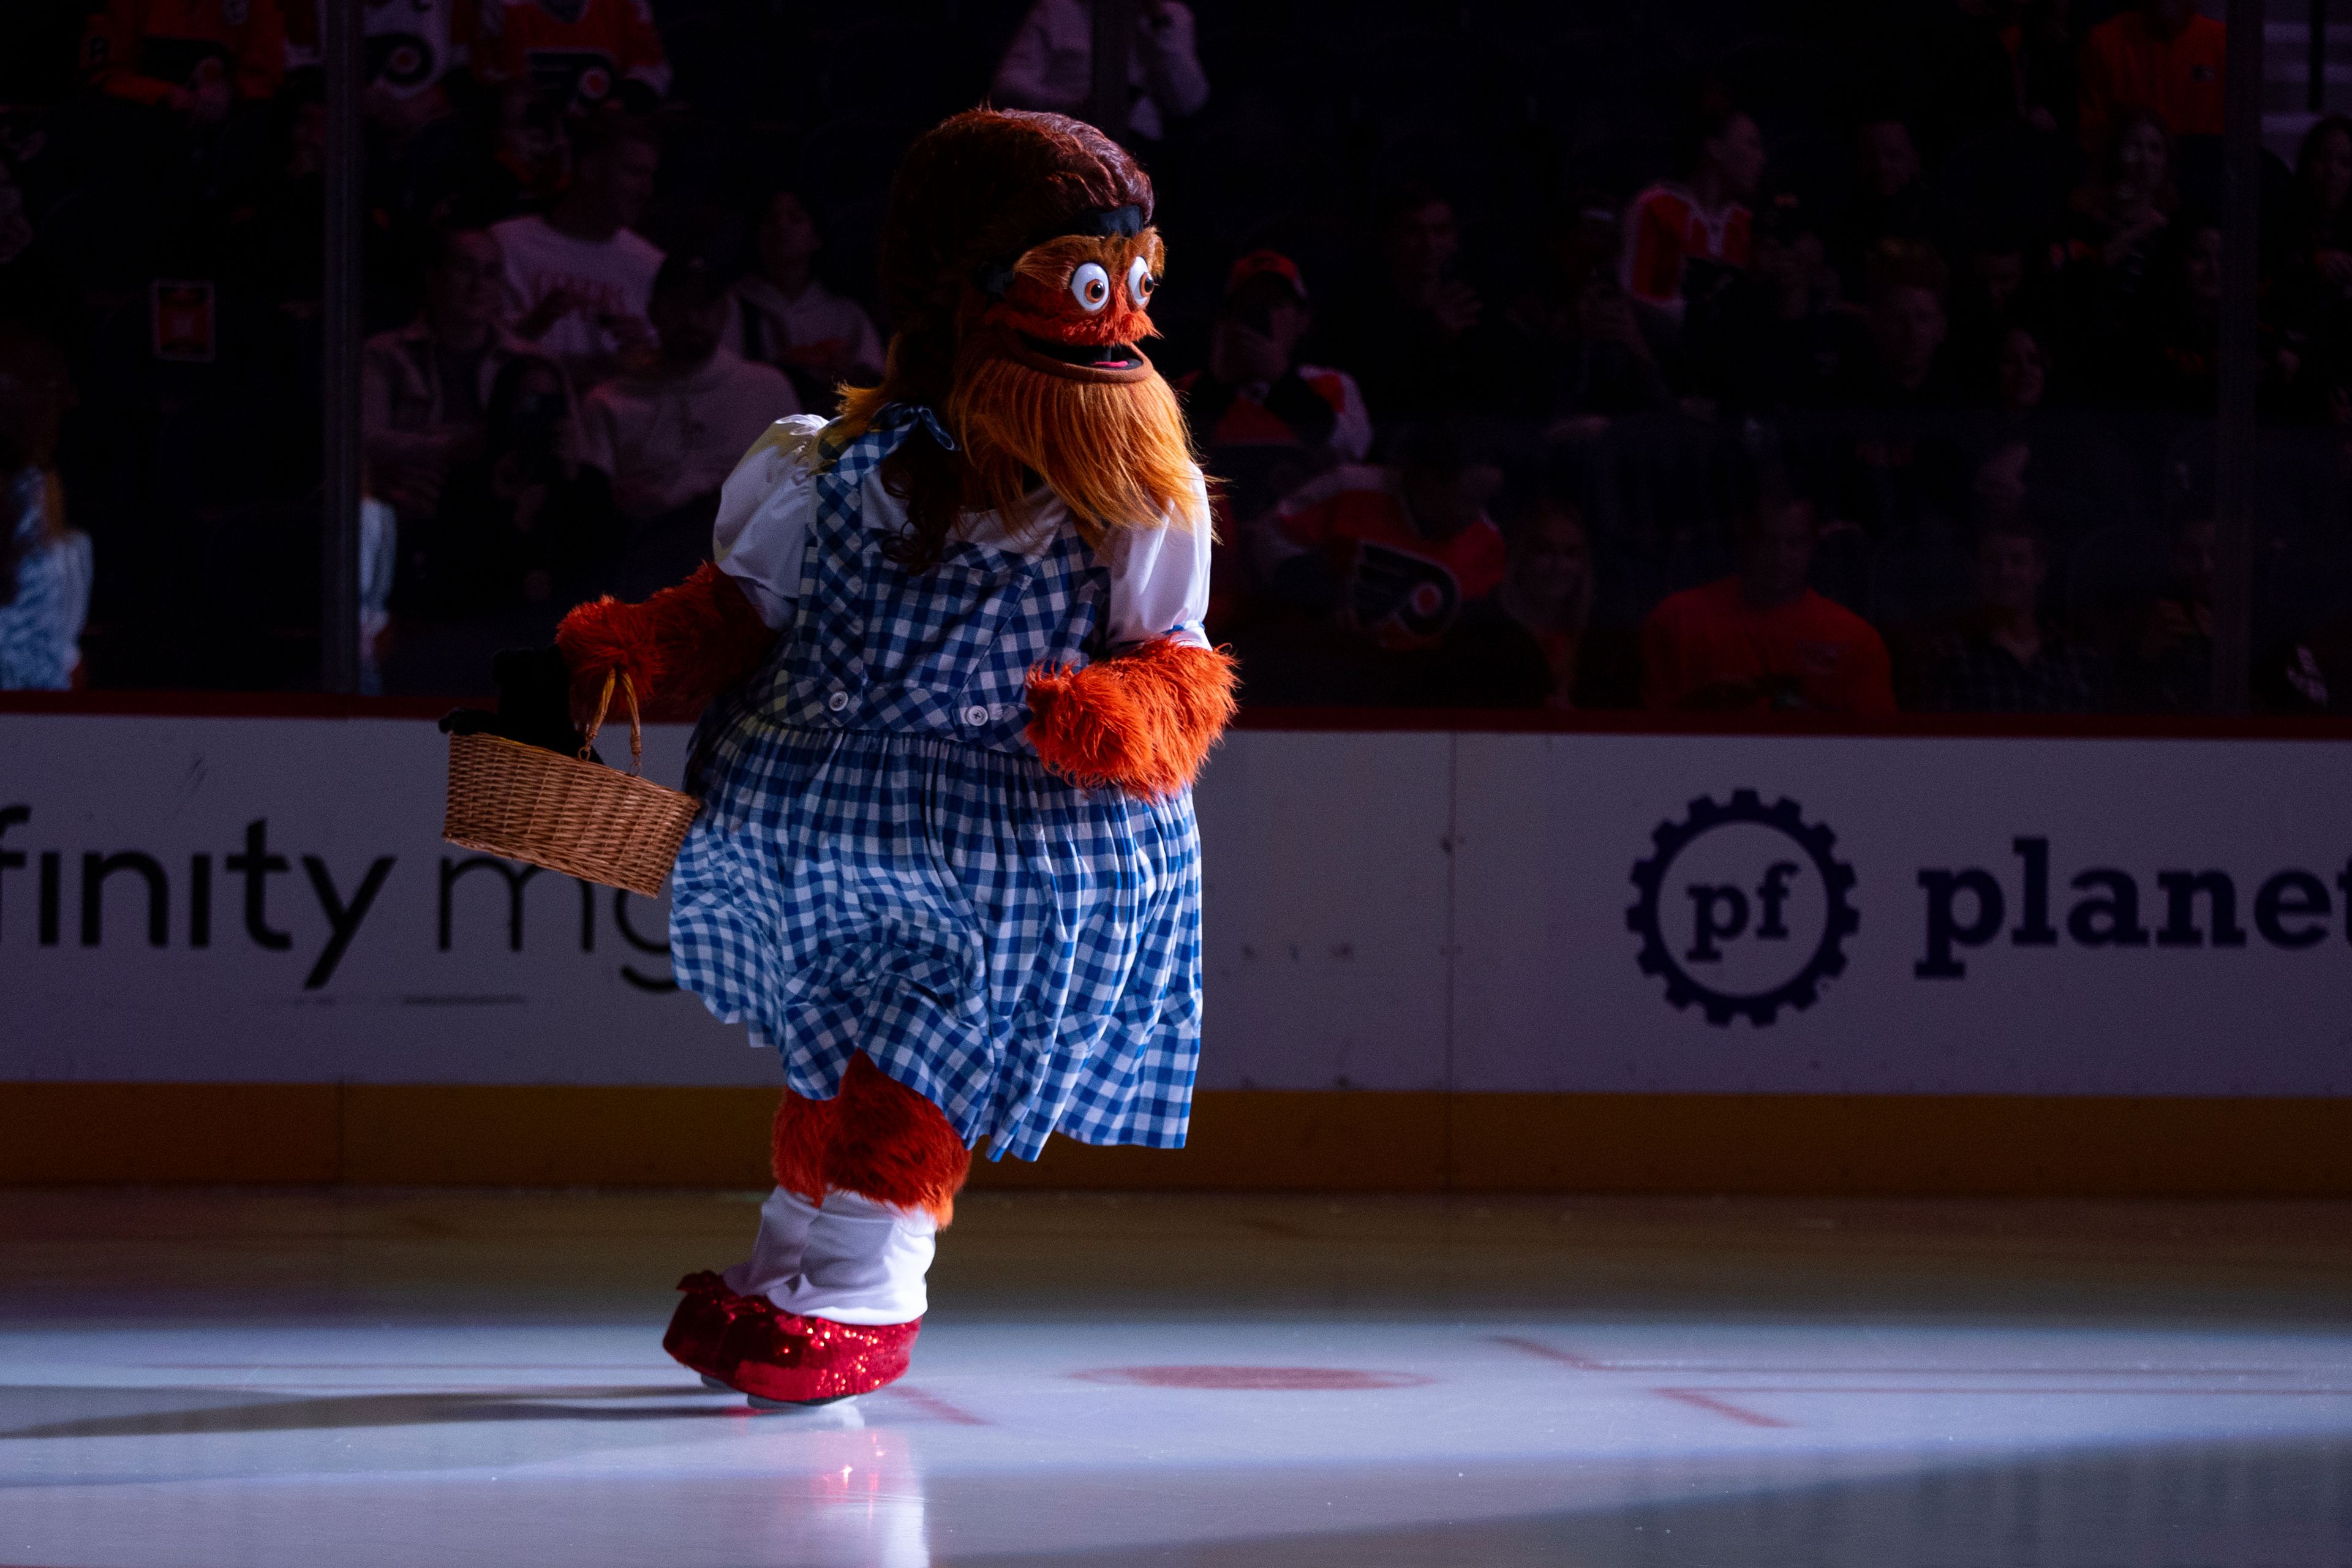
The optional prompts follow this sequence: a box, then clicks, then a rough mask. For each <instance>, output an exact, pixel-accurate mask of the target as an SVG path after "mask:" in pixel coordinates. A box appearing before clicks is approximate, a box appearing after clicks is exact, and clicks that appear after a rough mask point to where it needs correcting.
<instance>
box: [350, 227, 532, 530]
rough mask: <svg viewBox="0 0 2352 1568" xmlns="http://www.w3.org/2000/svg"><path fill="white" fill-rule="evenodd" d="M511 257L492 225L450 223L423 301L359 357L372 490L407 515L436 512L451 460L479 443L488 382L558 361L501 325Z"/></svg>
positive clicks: (436, 248) (437, 245) (438, 244)
mask: <svg viewBox="0 0 2352 1568" xmlns="http://www.w3.org/2000/svg"><path fill="white" fill-rule="evenodd" d="M506 278H507V264H506V258H505V256H504V255H503V254H501V253H500V251H499V242H498V240H497V238H496V237H493V236H492V235H491V234H490V233H489V231H488V230H487V229H479V228H454V229H448V230H445V231H443V232H441V233H440V234H439V235H438V236H437V237H436V239H435V241H434V244H433V254H432V258H431V263H430V265H429V267H428V268H427V270H426V273H425V308H424V309H423V310H421V311H419V312H418V314H417V318H416V320H415V321H413V322H411V323H410V324H409V325H407V326H405V327H401V328H397V329H395V330H394V331H389V332H383V333H379V334H378V335H377V336H375V337H373V338H371V339H369V340H368V342H367V347H366V348H365V349H364V350H363V351H362V354H361V359H360V427H361V431H362V437H363V438H364V439H365V441H366V443H367V458H368V465H369V472H370V476H371V481H372V488H373V490H374V493H375V494H376V495H378V496H379V497H381V498H382V499H383V500H386V501H389V502H390V503H391V504H392V506H393V508H394V510H395V512H397V513H398V514H399V515H400V516H401V517H403V518H405V519H411V520H414V519H418V518H424V517H428V516H430V515H432V513H433V512H434V510H436V508H437V507H438V506H439V505H440V500H441V487H442V483H443V481H444V480H445V479H446V478H447V476H448V471H449V468H450V465H451V463H452V462H453V461H456V460H458V459H461V458H473V457H477V456H478V455H479V453H480V449H481V439H482V431H483V427H484V426H485V425H486V424H487V423H488V410H489V404H490V390H491V388H492V387H493V386H494V385H496V384H497V383H498V381H499V377H500V376H501V375H502V374H504V373H505V371H506V368H507V366H509V364H512V363H515V362H516V361H517V360H520V359H533V360H538V361H540V362H541V363H546V364H548V365H549V367H550V368H551V369H552V368H553V364H552V362H551V361H548V360H546V359H545V357H544V356H543V355H541V353H540V352H539V350H538V349H537V348H536V347H534V346H533V345H531V344H530V343H528V342H524V341H523V340H522V339H520V338H518V337H516V336H515V335H514V334H512V333H511V332H508V331H504V330H502V329H501V328H500V327H499V309H500V304H501V300H502V296H503V293H504V290H505V287H506Z"/></svg>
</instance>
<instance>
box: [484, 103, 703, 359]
mask: <svg viewBox="0 0 2352 1568" xmlns="http://www.w3.org/2000/svg"><path fill="white" fill-rule="evenodd" d="M660 167H661V153H660V150H659V148H658V147H657V146H656V143H655V141H654V138H653V134H652V132H649V131H647V130H646V129H645V128H644V127H643V126H641V125H639V124H637V123H636V122H635V121H624V120H614V119H609V118H604V117H599V118H598V119H596V120H594V121H589V122H587V123H586V124H584V125H583V126H582V127H581V129H580V133H579V137H578V139H577V145H576V148H575V153H574V164H573V169H572V185H571V188H570V189H568V190H566V191H565V192H564V193H563V197H562V200H560V201H558V202H557V203H556V204H555V205H554V207H553V208H551V210H550V211H549V212H548V214H547V216H545V217H517V218H509V219H507V220H506V221H505V222H504V223H501V224H498V225H496V226H494V227H493V228H492V229H491V231H490V232H491V233H492V234H494V235H496V236H497V237H498V241H499V248H500V249H501V250H503V251H504V252H505V253H506V258H507V312H508V317H509V325H511V326H512V328H513V330H514V331H515V332H516V333H517V335H519V336H520V337H524V338H527V339H529V340H530V341H531V342H535V343H537V344H538V345H539V346H540V347H541V349H543V350H545V351H546V352H547V353H550V354H551V355H553V356H554V357H555V359H556V361H557V363H560V364H562V366H563V368H564V369H565V371H566V372H567V373H569V374H570V375H571V377H572V385H573V386H574V387H576V388H580V389H582V390H585V389H586V388H588V387H592V386H593V385H595V384H597V383H599V382H601V381H604V380H605V379H607V378H608V377H610V376H611V375H613V374H615V373H616V372H617V371H619V370H620V369H622V368H623V367H624V365H625V363H628V362H630V361H632V360H641V359H642V358H643V357H645V355H646V353H649V352H650V350H651V349H652V346H653V336H652V329H651V327H650V326H648V325H647V324H646V303H647V301H648V300H650V298H651V297H652V293H653V285H654V274H656V272H658V271H660V270H661V264H662V253H661V251H660V250H659V249H658V248H657V247H655V246H653V245H652V244H650V243H648V242H647V241H646V240H645V239H643V238H641V237H639V236H638V235H637V234H636V232H635V229H633V228H632V227H631V225H633V224H635V222H636V221H637V220H638V218H639V217H640V216H643V214H644V212H645V209H646V204H647V203H648V202H650V201H652V200H653V194H654V176H655V174H657V173H658V172H659V170H660Z"/></svg>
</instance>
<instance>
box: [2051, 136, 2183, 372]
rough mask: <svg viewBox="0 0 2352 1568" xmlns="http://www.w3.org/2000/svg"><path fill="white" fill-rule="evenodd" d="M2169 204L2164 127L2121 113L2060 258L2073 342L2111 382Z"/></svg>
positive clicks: (2077, 203)
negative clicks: (2103, 369)
mask: <svg viewBox="0 0 2352 1568" xmlns="http://www.w3.org/2000/svg"><path fill="white" fill-rule="evenodd" d="M2173 201H2174V198H2173V191H2172V141H2171V138H2170V137H2169V136H2168V135H2167V134H2166V132H2165V128H2164V121H2161V120H2159V119H2158V118H2157V116H2156V115H2155V114H2154V113H2152V112H2151V111H2149V110H2144V109H2132V110H2124V111H2123V112H2122V113H2120V114H2119V115H2117V116H2116V119H2115V121H2114V122H2113V124H2112V125H2111V127H2110V128H2109V131H2108V135H2107V142H2106V150H2105V155H2104V157H2103V158H2102V159H2101V161H2100V163H2099V167H2098V171H2097V173H2096V174H2095V176H2094V178H2093V179H2092V180H2091V181H2090V182H2089V183H2087V184H2084V186H2083V187H2082V188H2081V189H2080V190H2078V191H2076V192H2075V194H2074V204H2073V208H2072V210H2071V211H2070V212H2069V214H2068V216H2067V221H2066V228H2065V234H2064V238H2063V245H2062V247H2061V249H2060V251H2059V253H2058V262H2059V268H2060V282H2061V285H2062V293H2063V300H2064V302H2065V304H2066V306H2067V308H2068V313H2069V314H2070V315H2071V316H2072V317H2073V318H2074V331H2075V333H2076V335H2077V338H2078V341H2079V342H2081V343H2082V344H2083V346H2084V347H2085V348H2086V349H2088V350H2089V352H2090V353H2092V354H2093V355H2095V357H2096V358H2097V359H2098V361H2099V362H2100V363H2103V364H2105V365H2106V366H2107V367H2108V369H2109V370H2110V372H2111V374H2110V376H2109V379H2110V381H2112V380H2113V379H2114V377H2113V374H2112V372H2113V370H2114V369H2115V368H2116V363H2115V360H2114V355H2115V353H2116V350H2117V348H2118V346H2119V339H2120V338H2121V337H2122V334H2123V332H2124V330H2125V328H2126V324H2127V323H2128V321H2129V318H2130V317H2131V315H2132V314H2133V312H2135V311H2136V310H2138V309H2139V308H2140V307H2141V303H2142V294H2143V291H2144V289H2145V287H2146V285H2147V278H2148V270H2149V263H2150V258H2152V257H2153V255H2154V254H2155V250H2156V242H2157V241H2158V238H2159V237H2162V236H2163V235H2164V233H2165V231H2166V228H2167V226H2168V225H2169V224H2170V222H2171V217H2170V216H2169V215H2170V213H2171V211H2172V207H2173Z"/></svg>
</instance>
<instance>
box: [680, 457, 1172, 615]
mask: <svg viewBox="0 0 2352 1568" xmlns="http://www.w3.org/2000/svg"><path fill="white" fill-rule="evenodd" d="M824 426H825V422H824V420H823V419H820V418H818V417H816V416H814V415H798V416H793V417H792V418H789V419H779V420H777V421H776V422H775V424H774V425H772V426H769V428H768V430H767V432H766V434H764V435H762V436H761V437H760V439H759V440H757V441H756V442H754V443H752V446H751V451H749V452H748V453H746V454H745V455H744V458H743V460H742V461H741V462H740V463H738V464H737V465H736V466H735V471H734V472H733V473H732V474H730V475H729V476H728V479H727V482H726V484H724V485H723V486H721V487H720V489H719V519H718V521H717V523H716V524H715V525H714V527H713V528H712V530H711V559H713V560H714V561H716V562H717V563H719V570H720V571H722V572H725V573H726V574H728V575H730V576H731V577H733V578H734V579H735V580H736V581H737V582H739V583H740V584H742V585H743V589H744V592H745V593H746V594H748V595H750V596H751V602H752V603H753V604H754V605H758V606H759V610H760V616H761V619H762V620H764V621H766V622H767V623H768V625H770V626H779V627H781V626H783V625H784V624H785V623H786V622H787V621H789V620H791V619H792V615H793V599H794V598H795V597H796V596H797V595H799V593H800V586H801V563H802V558H803V555H804V554H805V553H806V551H807V547H808V531H809V522H810V520H811V519H812V518H814V516H815V513H816V470H815V465H816V461H817V436H818V434H819V433H820V432H822V431H823V430H824ZM1192 482H1193V485H1194V487H1195V489H1196V498H1195V499H1196V503H1197V510H1196V515H1197V516H1199V517H1202V518H1203V519H1205V518H1207V516H1208V515H1209V506H1208V492H1207V487H1206V485H1205V483H1204V481H1202V479H1201V478H1200V476H1199V474H1198V473H1195V474H1194V476H1193V479H1192ZM859 500H860V502H861V504H862V506H863V508H864V510H865V518H866V526H867V527H868V528H872V529H877V530H887V531H897V530H898V529H900V528H903V527H905V526H906V521H907V506H906V503H905V502H904V501H902V500H899V499H898V497H896V496H894V495H892V494H890V492H889V491H888V490H887V489H885V488H884V487H883V484H882V477H881V475H880V474H879V473H878V472H877V473H872V474H868V475H867V476H866V482H865V489H864V493H863V494H862V495H861V496H860V497H859ZM1031 511H1032V518H1031V524H1030V526H1031V528H1032V529H1033V530H1034V532H1033V533H1030V534H1029V535H1027V537H1029V538H1033V539H1035V538H1051V537H1054V536H1055V535H1057V534H1058V533H1059V532H1060V531H1061V530H1063V529H1066V528H1069V527H1072V526H1073V524H1072V523H1071V521H1070V514H1069V509H1068V508H1067V507H1066V506H1065V505H1064V504H1063V503H1062V500H1061V499H1060V498H1059V497H1057V496H1054V495H1051V494H1048V493H1041V494H1040V495H1039V496H1038V497H1037V499H1036V500H1035V503H1034V505H1033V507H1032V509H1031ZM1049 530H1050V532H1049ZM961 538H964V539H966V540H968V541H970V542H972V543H975V544H981V545H985V546H987V547H989V548H991V549H996V550H1010V551H1019V550H1022V549H1023V548H1024V544H1023V542H1021V541H1018V540H1015V539H1013V538H1012V537H1011V536H1010V535H1009V534H1008V533H1007V531H1006V530H1005V528H1004V526H1003V521H1002V520H1001V519H999V518H998V517H997V515H996V514H995V513H994V512H983V513H979V514H976V515H973V516H971V517H970V518H968V519H967V523H966V527H965V529H964V531H963V532H962V534H961ZM1210 542H1211V541H1210V537H1209V530H1208V527H1207V525H1206V523H1205V522H1203V523H1202V525H1201V526H1198V527H1194V528H1181V527H1175V526H1171V525H1170V524H1169V523H1167V522H1165V521H1163V522H1160V523H1159V524H1157V525H1155V526H1153V527H1150V528H1118V529H1113V530H1112V531H1110V534H1109V537H1108V538H1107V539H1105V540H1104V542H1103V546H1102V552H1101V559H1102V563H1103V564H1104V565H1105V566H1106V567H1108V568H1109V571H1110V611H1109V627H1108V631H1109V637H1110V646H1111V647H1113V648H1114V649H1117V648H1125V647H1133V646H1135V645H1136V644H1138V643H1143V642H1149V641H1150V640H1151V639H1153V638H1154V637H1173V638H1175V639H1176V640H1177V641H1178V642H1181V643H1188V644H1190V645H1192V647H1208V646H1209V639H1208V637H1207V635H1206V634H1205V633H1204V632H1203V631H1202V629H1201V623H1202V617H1203V616H1206V615H1207V614H1208V610H1209V548H1210Z"/></svg>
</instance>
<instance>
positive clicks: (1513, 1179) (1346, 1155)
mask: <svg viewBox="0 0 2352 1568" xmlns="http://www.w3.org/2000/svg"><path fill="white" fill-rule="evenodd" d="M775 1101H776V1094H775V1091H774V1090H772V1089H669V1088H615V1087H572V1086H555V1085H540V1086H532V1085H514V1086H509V1085H477V1084H404V1085H370V1084H343V1085H338V1084H315V1085H314V1084H269V1083H228V1084H156V1083H17V1084H0V1184H8V1185H18V1186H22V1185H45V1186H46V1185H79V1184H154V1185H217V1184H231V1185H310V1184H345V1185H353V1186H521V1187H563V1186H599V1187H715V1188H749V1187H761V1186H765V1185H766V1184H767V1171H766V1159H767V1135H768V1120H769V1117H770V1116H771V1115H772V1112H773V1110H774V1108H775ZM971 1184H972V1185H973V1186H974V1187H975V1188H981V1189H989V1188H1010V1187H1033V1188H1037V1187H1043V1188H1055V1187H1058V1188H1066V1189H1068V1188H1076V1189H1098V1190H1148V1189H1160V1190H1171V1191H1172V1190H1195V1191H1276V1192H1392V1193H1433V1192H1486V1193H1506V1192H1518V1193H1553V1192H1578V1193H1685V1194H1688V1193H1741V1194H1822V1195H1838V1196H1853V1197H1859V1196H1937V1197H2026V1196H2036V1197H2054V1196H2069V1197H2331V1198H2340V1197H2352V1100H2264V1099H2196V1100H2189V1099H2126V1098H2115V1097H2082V1098H2060V1099H2037V1098H2027V1097H2022V1096H2000V1095H1933V1096H1929V1095H1919V1096H1909V1095H1716V1094H1685V1095H1642V1094H1624V1095H1611V1094H1444V1093H1438V1092H1429V1093H1379V1092H1370V1091H1347V1090H1340V1091H1314V1092H1307V1091H1298V1092H1294V1091H1286V1090H1272V1089H1250V1090H1225V1091H1217V1090H1209V1091H1204V1092H1202V1094H1201V1095H1199V1096H1198V1098H1197V1101H1196V1103H1195V1106H1194V1111H1193V1121H1192V1145H1191V1147H1189V1148H1186V1149H1184V1150H1182V1151H1179V1152H1170V1151H1160V1150H1144V1149H1091V1148H1087V1147H1083V1146H1081V1145H1078V1144H1075V1143H1071V1142H1067V1141H1066V1140H1062V1139H1056V1140H1055V1141H1054V1142H1053V1143H1052V1144H1050V1145H1049V1146H1048V1147H1047V1149H1046V1151H1045V1158H1043V1159H1042V1160H1040V1161H1039V1162H1038V1163H1035V1164H1034V1165H1032V1164H1024V1163H1021V1162H1018V1161H1012V1160H1007V1161H1004V1162H1002V1163H989V1162H988V1161H985V1160H982V1161H980V1162H978V1163H976V1164H975V1166H974V1168H973V1171H972V1181H971Z"/></svg>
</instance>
